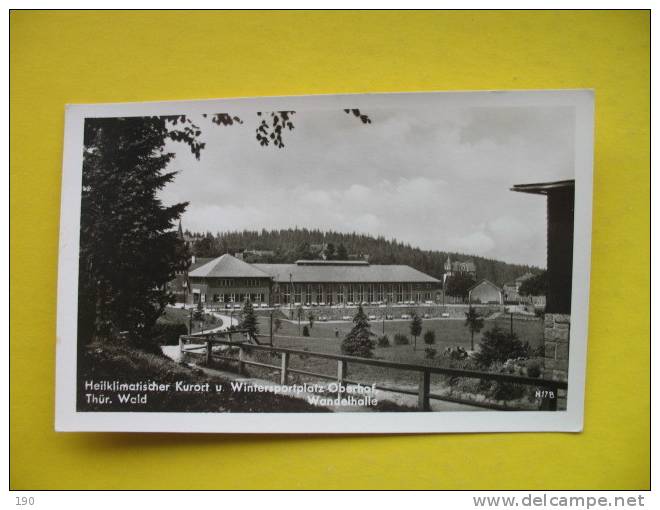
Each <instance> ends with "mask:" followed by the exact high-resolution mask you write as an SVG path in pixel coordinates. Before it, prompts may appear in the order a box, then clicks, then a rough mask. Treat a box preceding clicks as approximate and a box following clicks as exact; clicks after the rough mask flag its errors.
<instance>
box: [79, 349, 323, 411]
mask: <svg viewBox="0 0 660 510" xmlns="http://www.w3.org/2000/svg"><path fill="white" fill-rule="evenodd" d="M79 361H80V367H81V377H80V378H79V383H78V384H79V386H78V395H77V399H78V403H77V408H78V411H103V412H127V411H139V412H170V413H171V412H199V413H204V412H207V413H208V412H264V413H267V412H271V413H282V412H328V410H327V409H326V408H323V407H317V406H313V405H311V404H308V403H307V402H306V401H305V400H302V399H298V398H292V397H288V396H284V395H274V394H272V393H270V392H264V393H258V392H255V393H246V392H234V391H222V392H216V391H215V390H213V391H210V392H204V393H184V392H175V391H165V392H150V393H149V394H148V400H147V403H146V404H121V403H120V402H119V399H118V398H116V397H117V394H116V392H104V393H106V394H107V395H108V396H110V397H111V398H112V404H109V405H108V404H89V403H87V402H86V399H85V393H88V391H87V390H85V389H84V382H85V381H86V380H107V381H115V380H116V381H120V382H126V383H130V382H144V381H156V382H158V383H161V384H166V383H170V384H172V385H174V384H175V383H176V382H177V381H181V382H183V383H205V382H208V383H209V384H210V385H211V386H212V387H213V386H214V385H215V384H222V385H223V386H225V387H226V386H228V385H229V380H227V379H223V378H221V377H209V376H206V375H205V374H204V373H203V372H202V371H201V370H199V369H191V368H188V367H186V366H182V365H179V364H177V363H175V362H174V361H172V360H171V359H169V358H166V357H165V356H163V355H162V354H154V353H148V352H145V351H143V350H141V349H136V348H134V347H132V346H130V345H128V344H125V343H122V342H112V343H110V342H96V343H92V344H90V345H88V346H85V347H84V348H83V349H81V357H80V360H79Z"/></svg>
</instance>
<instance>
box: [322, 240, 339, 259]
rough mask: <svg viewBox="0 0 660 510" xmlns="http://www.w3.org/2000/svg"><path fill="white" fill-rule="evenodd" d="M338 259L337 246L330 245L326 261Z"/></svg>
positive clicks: (326, 251) (326, 249)
mask: <svg viewBox="0 0 660 510" xmlns="http://www.w3.org/2000/svg"><path fill="white" fill-rule="evenodd" d="M336 258H337V253H336V250H335V245H334V244H332V243H328V246H326V248H325V259H326V260H335V259H336Z"/></svg>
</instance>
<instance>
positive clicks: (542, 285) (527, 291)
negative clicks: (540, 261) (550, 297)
mask: <svg viewBox="0 0 660 510" xmlns="http://www.w3.org/2000/svg"><path fill="white" fill-rule="evenodd" d="M547 293H548V273H547V272H546V271H543V272H542V273H539V274H537V275H534V276H532V277H531V278H528V279H527V280H525V281H523V282H522V283H521V284H520V289H518V294H520V295H521V296H546V295H547Z"/></svg>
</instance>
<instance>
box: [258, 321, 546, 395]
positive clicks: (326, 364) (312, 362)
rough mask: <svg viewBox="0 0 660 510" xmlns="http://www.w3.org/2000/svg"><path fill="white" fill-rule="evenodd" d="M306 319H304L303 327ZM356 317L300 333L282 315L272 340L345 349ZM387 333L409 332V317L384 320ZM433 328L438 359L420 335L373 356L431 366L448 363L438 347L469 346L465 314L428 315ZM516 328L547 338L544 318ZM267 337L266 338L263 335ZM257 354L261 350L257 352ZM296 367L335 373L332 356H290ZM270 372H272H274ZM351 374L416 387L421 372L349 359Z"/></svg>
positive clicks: (535, 340) (436, 382)
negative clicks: (427, 354) (344, 342)
mask: <svg viewBox="0 0 660 510" xmlns="http://www.w3.org/2000/svg"><path fill="white" fill-rule="evenodd" d="M268 322H269V321H268V319H267V318H266V317H260V318H259V327H260V331H261V333H262V334H267V333H268V331H269V329H270V326H269V323H268ZM304 324H308V323H306V322H302V321H301V324H300V330H301V331H302V327H303V325H304ZM496 324H497V325H498V326H499V327H502V328H504V327H506V328H507V329H508V328H509V327H510V324H509V321H508V319H507V320H502V321H500V320H492V321H486V322H485V327H484V331H486V330H488V329H491V328H493V327H494V326H495V325H496ZM352 325H353V324H352V322H327V323H324V322H315V323H314V325H313V327H312V329H311V330H310V336H309V337H303V336H300V335H299V333H298V323H297V321H295V322H290V321H286V320H282V326H281V328H280V330H279V331H278V332H277V333H276V334H275V337H274V342H273V344H274V345H275V346H276V347H288V348H291V349H299V350H306V351H310V352H323V353H330V354H341V348H340V346H341V341H342V339H343V338H344V336H345V335H346V333H348V331H350V329H351V327H352ZM384 328H385V334H386V335H388V337H389V339H390V343H393V342H392V339H393V337H394V334H395V333H403V334H405V335H406V336H408V337H410V331H409V328H410V321H385V325H384ZM427 330H432V331H435V335H436V343H435V344H434V346H433V347H434V348H435V349H437V351H438V355H437V357H436V359H434V360H429V359H426V357H425V353H424V349H425V347H426V345H425V344H424V342H423V340H422V338H418V339H417V350H414V349H413V343H412V339H411V344H410V345H392V346H391V347H376V348H375V349H374V358H377V359H384V360H390V361H399V362H403V363H413V364H420V365H424V364H428V365H432V366H449V363H450V360H449V358H447V357H444V356H441V355H440V353H441V352H442V351H443V350H444V349H446V348H447V347H457V346H462V347H463V348H464V349H466V350H469V349H470V332H469V330H468V328H466V327H465V325H464V321H462V320H447V319H436V320H424V321H423V331H424V332H426V331H427ZM513 330H514V332H515V333H516V334H518V336H519V338H520V339H521V340H523V341H527V342H529V343H530V345H531V346H533V347H536V346H538V345H539V344H540V343H541V342H542V340H543V321H542V320H540V319H539V320H534V321H515V320H514V323H513ZM372 331H373V332H374V333H376V334H377V335H378V336H380V335H382V332H383V323H382V321H380V322H377V323H376V322H374V323H372ZM480 337H481V334H476V335H475V346H476V345H478V343H479V339H480ZM265 340H267V339H265ZM256 356H257V357H259V355H256ZM260 361H263V362H267V363H270V364H274V365H277V364H278V361H277V359H275V358H273V359H270V360H267V359H263V360H260ZM290 366H291V367H292V368H298V369H302V370H306V371H309V372H316V373H321V374H328V375H331V374H336V372H337V362H336V361H333V360H328V359H322V358H314V357H307V356H305V357H304V358H303V357H301V356H292V358H291V360H290ZM249 370H250V371H251V372H253V373H254V374H255V375H258V376H262V377H264V376H265V377H267V378H268V379H271V380H277V379H276V378H277V377H278V372H277V371H274V370H273V371H269V370H267V369H261V368H254V367H250V369H249ZM271 372H272V373H271ZM347 377H348V379H351V380H356V381H358V382H364V383H373V382H376V383H380V384H384V385H385V384H386V385H391V386H397V387H407V388H416V387H417V384H418V373H417V372H408V371H402V370H396V369H390V368H382V367H374V366H368V365H359V364H349V367H348V375H347ZM294 378H295V379H294V380H297V381H301V382H302V381H310V380H311V379H310V378H308V377H307V376H299V375H298V376H294ZM440 379H441V376H433V378H432V385H433V386H435V387H436V388H440V387H442V386H444V382H443V381H441V380H440Z"/></svg>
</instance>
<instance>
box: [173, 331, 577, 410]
mask: <svg viewBox="0 0 660 510" xmlns="http://www.w3.org/2000/svg"><path fill="white" fill-rule="evenodd" d="M245 334H247V331H244V330H237V329H235V330H233V331H231V332H218V333H213V334H208V335H194V336H191V335H182V336H180V337H179V349H180V350H181V352H182V353H185V352H190V353H196V354H199V352H198V351H203V353H204V354H205V356H206V362H207V365H208V364H210V363H211V361H212V360H213V359H214V358H215V359H220V360H223V361H230V362H235V363H237V364H238V366H237V368H238V373H239V374H242V373H244V370H245V366H246V365H248V366H256V367H261V368H268V369H271V370H276V371H279V372H280V384H287V381H288V378H289V374H299V375H305V376H310V377H318V378H321V379H327V380H332V381H337V382H338V383H339V385H340V387H341V386H342V385H345V384H354V385H356V384H363V385H364V384H365V383H364V382H357V381H352V380H349V379H347V378H346V375H347V373H348V365H349V363H350V364H358V365H369V366H377V367H382V368H391V369H395V370H404V371H409V372H417V373H418V389H417V391H415V390H410V389H404V388H394V387H389V386H382V385H379V384H376V385H375V387H376V389H379V390H382V391H390V392H393V393H402V394H406V395H416V396H417V407H418V409H419V410H420V411H430V410H431V407H430V399H435V400H445V401H448V402H456V403H463V404H466V405H472V406H479V407H490V408H492V407H494V406H493V405H488V404H484V403H477V402H466V401H462V400H459V399H456V398H453V397H448V396H444V395H438V394H435V393H431V391H430V390H431V374H439V375H444V376H449V377H464V378H471V379H479V380H482V381H496V382H501V383H510V384H521V385H526V386H532V387H536V388H543V389H544V390H547V395H546V396H544V398H542V403H541V409H542V410H547V411H556V410H557V397H558V390H560V389H563V390H565V389H567V387H568V385H567V383H566V381H555V380H551V379H537V378H534V377H526V376H519V375H511V374H502V373H492V372H480V371H477V370H462V369H457V368H445V367H430V366H425V365H416V364H413V363H403V362H399V361H388V360H381V359H371V358H360V357H357V356H346V355H343V354H329V353H324V352H310V351H303V350H299V349H289V348H284V347H273V346H272V345H263V344H252V343H247V342H245V341H238V342H237V341H234V340H233V338H232V335H245ZM218 336H220V338H218ZM222 338H228V340H223V339H222ZM200 341H202V342H203V344H202V345H200V344H199V342H200ZM191 343H192V345H190V344H191ZM213 345H225V346H229V347H236V348H238V358H235V357H232V356H224V355H220V354H217V353H214V352H213ZM255 350H256V351H264V352H270V353H276V354H279V355H280V363H279V364H278V365H271V364H268V363H262V362H258V361H253V360H249V359H247V358H246V355H247V354H248V352H250V351H255ZM291 356H305V357H312V358H322V359H329V360H334V361H336V362H337V371H336V373H334V374H321V373H316V372H309V371H306V370H301V369H298V368H291V367H290V366H289V362H290V359H291Z"/></svg>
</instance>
